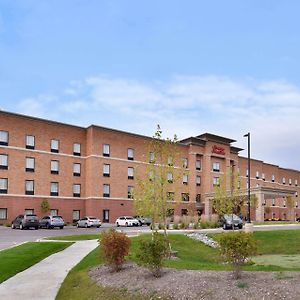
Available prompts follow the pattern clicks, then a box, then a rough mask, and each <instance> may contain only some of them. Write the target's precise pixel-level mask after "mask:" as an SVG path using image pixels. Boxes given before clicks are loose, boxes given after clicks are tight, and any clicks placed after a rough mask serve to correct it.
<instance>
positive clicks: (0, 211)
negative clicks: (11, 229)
mask: <svg viewBox="0 0 300 300" xmlns="http://www.w3.org/2000/svg"><path fill="white" fill-rule="evenodd" d="M0 220H7V208H2V207H1V208H0Z"/></svg>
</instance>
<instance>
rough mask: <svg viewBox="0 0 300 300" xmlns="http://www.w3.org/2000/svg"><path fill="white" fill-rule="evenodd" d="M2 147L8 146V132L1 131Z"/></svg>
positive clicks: (0, 143) (0, 141) (0, 142)
mask: <svg viewBox="0 0 300 300" xmlns="http://www.w3.org/2000/svg"><path fill="white" fill-rule="evenodd" d="M0 145H8V131H5V130H0Z"/></svg>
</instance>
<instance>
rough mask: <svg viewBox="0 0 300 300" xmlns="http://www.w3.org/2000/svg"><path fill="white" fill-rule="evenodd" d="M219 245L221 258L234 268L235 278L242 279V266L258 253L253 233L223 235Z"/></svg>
mask: <svg viewBox="0 0 300 300" xmlns="http://www.w3.org/2000/svg"><path fill="white" fill-rule="evenodd" d="M219 245H220V251H221V256H222V257H223V259H224V260H225V261H226V262H228V263H230V264H231V266H232V269H233V276H234V278H235V279H238V278H240V273H241V266H242V265H244V264H245V262H246V261H247V259H249V258H250V256H253V255H255V254H256V252H257V242H256V241H255V240H254V238H253V235H252V233H245V232H230V233H222V234H221V237H220V240H219Z"/></svg>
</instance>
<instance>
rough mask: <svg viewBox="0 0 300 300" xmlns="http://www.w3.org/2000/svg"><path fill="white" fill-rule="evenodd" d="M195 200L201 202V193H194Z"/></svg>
mask: <svg viewBox="0 0 300 300" xmlns="http://www.w3.org/2000/svg"><path fill="white" fill-rule="evenodd" d="M196 202H198V203H199V202H201V194H197V195H196Z"/></svg>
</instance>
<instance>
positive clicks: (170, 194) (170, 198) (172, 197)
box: [167, 192, 175, 201]
mask: <svg viewBox="0 0 300 300" xmlns="http://www.w3.org/2000/svg"><path fill="white" fill-rule="evenodd" d="M167 199H168V201H174V200H175V193H174V192H167Z"/></svg>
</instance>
